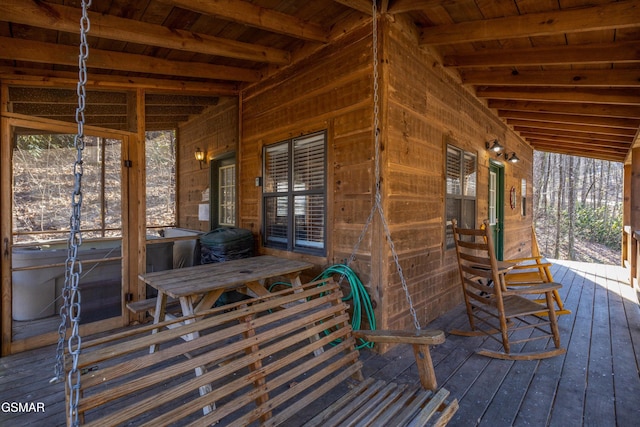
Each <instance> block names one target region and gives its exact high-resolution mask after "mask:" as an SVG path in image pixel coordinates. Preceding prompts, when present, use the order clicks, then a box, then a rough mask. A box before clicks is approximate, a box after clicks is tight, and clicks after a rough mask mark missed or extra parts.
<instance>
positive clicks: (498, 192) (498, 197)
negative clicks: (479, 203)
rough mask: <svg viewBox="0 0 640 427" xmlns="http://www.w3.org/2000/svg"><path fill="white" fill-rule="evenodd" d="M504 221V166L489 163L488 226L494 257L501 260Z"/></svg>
mask: <svg viewBox="0 0 640 427" xmlns="http://www.w3.org/2000/svg"><path fill="white" fill-rule="evenodd" d="M503 221H504V166H502V165H501V164H500V163H495V162H491V163H490V164H489V226H490V227H491V232H492V233H493V243H494V246H495V252H496V258H498V259H499V260H502V259H503V258H502V252H503Z"/></svg>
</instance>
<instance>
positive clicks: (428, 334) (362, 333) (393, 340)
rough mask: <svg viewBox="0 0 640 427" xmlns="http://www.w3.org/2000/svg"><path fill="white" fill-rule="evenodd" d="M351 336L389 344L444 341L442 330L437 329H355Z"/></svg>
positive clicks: (439, 342) (430, 343) (428, 343)
mask: <svg viewBox="0 0 640 427" xmlns="http://www.w3.org/2000/svg"><path fill="white" fill-rule="evenodd" d="M353 336H354V337H356V338H362V339H364V340H366V341H370V342H377V343H389V344H417V345H437V344H442V343H443V342H444V332H442V331H439V330H422V329H421V330H417V331H415V330H414V331H408V330H375V331H367V330H357V331H353Z"/></svg>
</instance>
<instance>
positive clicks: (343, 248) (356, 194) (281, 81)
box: [240, 27, 377, 299]
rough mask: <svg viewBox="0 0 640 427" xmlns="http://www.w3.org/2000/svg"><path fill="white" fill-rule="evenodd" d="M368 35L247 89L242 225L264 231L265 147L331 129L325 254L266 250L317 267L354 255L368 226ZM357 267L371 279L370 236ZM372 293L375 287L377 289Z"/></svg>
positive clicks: (338, 44)
mask: <svg viewBox="0 0 640 427" xmlns="http://www.w3.org/2000/svg"><path fill="white" fill-rule="evenodd" d="M371 43H372V41H371V34H370V29H369V28H367V27H364V28H361V29H360V30H358V31H355V32H353V33H352V34H349V35H348V36H345V37H344V38H343V39H340V40H339V41H337V42H335V43H333V44H331V45H330V46H328V47H326V48H324V49H322V50H321V51H319V52H316V53H315V54H314V55H312V56H311V57H310V58H309V59H308V60H305V61H303V62H302V63H300V64H298V65H295V66H293V67H291V68H289V69H286V70H284V71H283V72H281V73H280V74H277V75H275V76H274V77H272V78H269V79H267V80H266V81H264V82H263V83H260V84H258V85H256V86H254V87H252V88H250V89H247V90H245V91H244V92H243V104H242V132H241V133H242V142H241V147H240V185H241V188H240V192H241V199H240V204H241V205H240V226H241V227H243V228H248V229H251V230H253V232H254V234H256V236H259V235H260V225H261V223H260V221H261V212H260V206H261V202H260V197H261V194H262V193H261V188H259V187H256V186H255V185H254V182H255V177H258V176H261V175H262V149H263V146H265V145H269V144H273V143H276V142H279V141H283V140H285V139H288V138H291V137H294V136H298V135H305V134H309V133H312V132H315V131H320V130H326V131H327V140H328V141H327V146H328V150H327V151H328V153H327V154H328V156H327V158H328V171H327V205H328V206H329V209H328V212H327V230H329V236H328V250H327V256H326V258H322V257H310V256H302V255H297V254H295V255H294V254H291V253H287V252H283V251H275V250H266V249H262V251H263V252H265V253H271V254H275V255H278V256H283V257H296V258H304V259H307V260H309V261H311V262H314V263H315V264H317V265H318V266H319V267H325V266H326V265H329V264H333V263H338V262H343V261H344V260H345V259H347V258H348V257H349V254H350V253H351V252H352V248H353V246H354V244H355V243H356V241H357V240H358V236H359V234H360V232H361V230H362V229H363V226H364V223H365V222H366V219H367V216H368V215H369V211H370V210H371V206H372V205H371V204H372V195H373V188H374V187H373V183H372V174H373V164H372V158H373V144H372V138H373V133H372V118H371V117H372V114H373V107H372V92H373V89H372V79H371V50H372V49H371V46H372V45H371ZM354 268H355V269H356V270H357V271H358V274H359V276H360V278H361V280H362V281H363V282H364V283H371V282H372V281H373V282H376V280H372V279H371V275H372V274H373V270H375V269H376V266H372V265H371V234H370V233H369V234H368V235H367V236H366V238H365V239H364V241H363V243H362V245H361V246H360V251H359V253H358V258H357V262H356V263H355V264H354ZM372 293H373V297H374V299H377V295H376V291H375V290H372Z"/></svg>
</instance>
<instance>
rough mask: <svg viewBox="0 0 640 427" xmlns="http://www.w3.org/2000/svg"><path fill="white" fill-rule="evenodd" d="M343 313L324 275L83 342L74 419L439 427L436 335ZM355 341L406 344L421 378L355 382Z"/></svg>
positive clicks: (445, 406)
mask: <svg viewBox="0 0 640 427" xmlns="http://www.w3.org/2000/svg"><path fill="white" fill-rule="evenodd" d="M347 308H348V306H347V305H346V304H345V303H344V302H343V301H342V292H341V291H340V287H339V286H338V285H337V284H336V283H335V282H333V280H331V279H326V280H322V281H317V282H312V283H308V284H305V285H302V286H301V287H296V288H292V289H290V288H287V289H284V290H282V291H278V292H274V293H272V294H270V295H267V296H264V297H259V298H252V299H248V300H245V301H242V302H238V303H234V304H229V305H226V306H224V307H219V308H214V309H212V310H209V311H207V312H203V313H199V314H198V315H197V316H196V317H193V319H194V320H195V321H193V322H184V320H189V319H186V318H178V319H174V320H170V321H166V322H163V324H161V325H144V326H140V327H137V328H135V329H128V330H125V331H123V332H120V333H116V334H113V335H110V336H108V337H105V338H99V339H94V340H92V341H88V342H83V344H82V352H81V354H80V356H79V361H78V369H79V370H80V372H81V373H82V374H81V381H80V383H81V390H80V393H79V395H80V400H79V404H78V415H79V419H80V421H81V423H83V424H86V425H95V426H104V425H120V424H127V425H168V424H173V425H213V424H215V423H220V424H219V425H236V426H248V425H263V426H272V425H278V424H281V423H283V422H285V421H287V420H288V422H289V423H294V424H304V425H305V426H314V425H316V426H330V425H351V424H352V423H353V422H354V421H358V422H359V423H362V424H358V425H372V426H373V425H376V426H377V425H393V426H401V425H420V426H422V425H426V424H428V425H445V424H447V422H448V421H449V420H450V418H451V417H452V416H453V414H454V413H455V411H456V410H457V407H458V406H457V405H458V403H457V400H456V399H452V400H449V398H448V395H449V392H448V391H446V390H445V389H440V390H436V386H437V384H436V378H435V373H434V369H433V364H432V361H431V356H430V351H429V346H431V345H435V344H440V343H442V342H444V333H443V332H442V331H427V330H419V331H410V332H409V331H395V332H394V331H355V332H354V331H352V329H351V325H350V322H349V315H348V313H347ZM158 326H161V329H160V331H158V332H157V333H152V330H153V329H155V328H158ZM164 326H166V327H164ZM169 326H171V327H169ZM359 337H361V338H365V339H367V340H369V341H377V342H387V343H408V344H410V345H412V346H413V349H414V354H415V356H416V363H417V367H418V374H419V377H420V382H419V383H418V381H416V383H414V384H409V385H407V384H396V383H392V382H386V381H380V380H374V379H364V377H363V375H362V372H361V368H362V362H361V361H360V360H359V352H358V350H357V349H356V348H355V346H356V344H357V342H356V340H357V339H358V338H359ZM150 346H155V347H156V348H157V350H156V351H154V352H153V353H150V352H149V348H150ZM69 366H70V361H69V360H67V368H69ZM68 392H69V391H68V390H67V396H68V395H69V394H68ZM305 408H314V412H313V414H317V415H316V416H315V418H312V419H308V418H311V417H312V415H309V412H310V411H309V410H308V409H306V410H305ZM315 408H318V410H317V411H315ZM323 408H324V409H323Z"/></svg>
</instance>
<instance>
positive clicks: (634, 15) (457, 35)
mask: <svg viewBox="0 0 640 427" xmlns="http://www.w3.org/2000/svg"><path fill="white" fill-rule="evenodd" d="M639 26H640V4H639V3H638V2H637V1H633V0H629V1H619V2H613V3H607V4H602V5H596V6H590V7H582V8H578V9H565V10H555V11H549V12H539V13H528V14H525V15H518V16H508V17H504V18H494V19H483V20H476V21H467V22H460V23H456V24H446V25H437V26H434V27H426V28H423V29H422V31H421V34H420V43H421V44H424V45H445V44H456V43H470V42H478V41H486V40H504V39H513V38H519V37H536V36H548V35H553V34H564V33H576V32H583V31H595V30H613V29H622V28H631V27H639Z"/></svg>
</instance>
